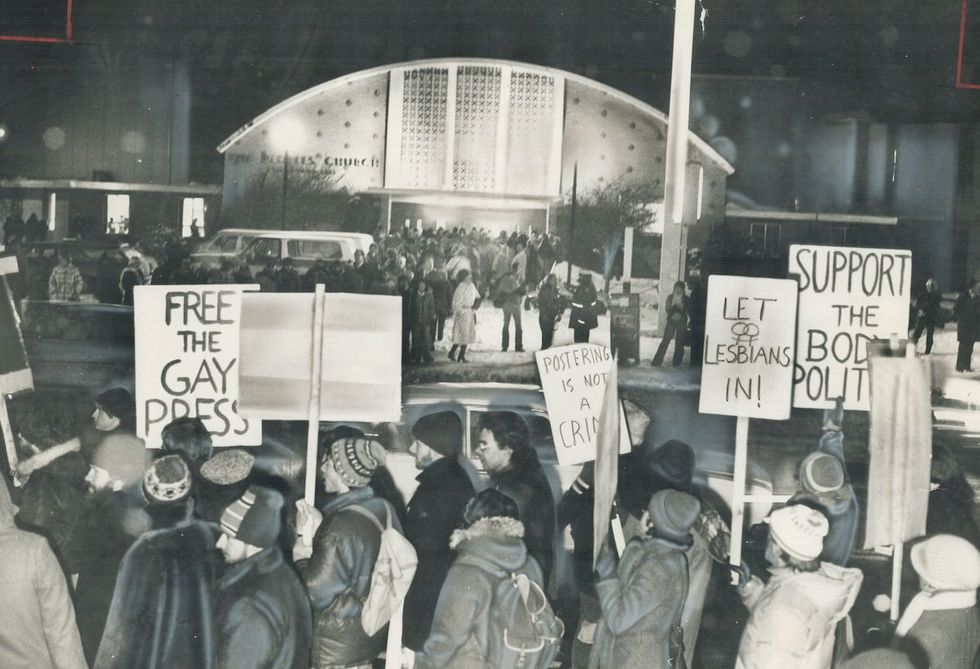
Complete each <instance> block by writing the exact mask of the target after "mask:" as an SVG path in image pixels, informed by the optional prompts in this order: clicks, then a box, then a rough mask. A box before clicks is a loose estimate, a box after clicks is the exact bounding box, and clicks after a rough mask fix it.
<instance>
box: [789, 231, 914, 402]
mask: <svg viewBox="0 0 980 669" xmlns="http://www.w3.org/2000/svg"><path fill="white" fill-rule="evenodd" d="M788 272H789V274H790V275H791V276H793V275H796V276H797V277H798V279H799V286H800V320H799V325H798V330H797V338H796V369H795V372H794V383H795V384H796V386H795V392H794V394H793V406H795V407H800V408H804V409H826V408H830V407H832V406H833V405H834V399H835V398H837V397H839V396H843V397H844V407H845V408H846V409H858V410H862V411H867V410H868V409H869V408H870V406H871V405H870V389H871V383H870V379H869V378H868V343H869V342H870V341H871V340H873V339H889V338H890V337H893V336H896V337H905V336H907V334H908V326H909V302H910V295H909V292H910V288H911V283H912V252H911V251H905V250H895V249H858V248H846V247H838V246H805V245H797V244H794V245H792V246H790V248H789V269H788Z"/></svg>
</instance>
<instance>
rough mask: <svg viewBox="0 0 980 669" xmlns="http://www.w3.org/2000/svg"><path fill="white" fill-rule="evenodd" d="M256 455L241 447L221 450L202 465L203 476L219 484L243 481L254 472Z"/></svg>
mask: <svg viewBox="0 0 980 669" xmlns="http://www.w3.org/2000/svg"><path fill="white" fill-rule="evenodd" d="M254 464H255V456H254V455H252V454H251V453H249V452H248V451H244V450H242V449H240V448H229V449H226V450H223V451H220V452H219V453H218V454H217V455H215V456H214V457H213V458H211V459H210V460H208V461H207V462H205V463H204V464H203V465H201V476H203V477H204V478H206V479H207V480H208V481H211V482H212V483H217V484H218V485H232V484H233V483H241V482H242V481H244V480H245V479H246V478H247V477H248V475H249V474H250V473H251V472H252V465H254Z"/></svg>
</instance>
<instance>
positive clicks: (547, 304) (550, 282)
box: [538, 274, 565, 351]
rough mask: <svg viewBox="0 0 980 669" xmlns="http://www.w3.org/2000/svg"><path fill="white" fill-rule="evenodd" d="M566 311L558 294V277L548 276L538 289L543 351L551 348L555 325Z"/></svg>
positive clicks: (539, 321) (539, 322) (539, 323)
mask: <svg viewBox="0 0 980 669" xmlns="http://www.w3.org/2000/svg"><path fill="white" fill-rule="evenodd" d="M564 310H565V307H564V305H562V302H561V295H560V294H559V293H558V277H557V276H555V275H554V274H548V275H547V276H545V278H544V282H543V283H542V284H541V287H540V288H538V325H539V326H540V327H541V350H542V351H543V350H545V349H548V348H551V342H552V341H553V340H554V337H555V324H556V323H557V322H558V320H559V319H560V318H561V314H562V312H563V311H564Z"/></svg>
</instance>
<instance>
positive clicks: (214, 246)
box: [201, 234, 239, 253]
mask: <svg viewBox="0 0 980 669" xmlns="http://www.w3.org/2000/svg"><path fill="white" fill-rule="evenodd" d="M238 240H239V236H238V235H222V234H218V235H216V236H215V237H214V239H212V240H211V241H208V242H205V243H204V245H203V246H201V250H202V251H211V252H214V253H234V251H235V249H237V248H238Z"/></svg>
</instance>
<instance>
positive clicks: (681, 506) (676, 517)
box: [647, 490, 701, 542]
mask: <svg viewBox="0 0 980 669" xmlns="http://www.w3.org/2000/svg"><path fill="white" fill-rule="evenodd" d="M647 509H648V510H649V511H650V522H652V523H653V533H654V534H656V535H657V536H659V537H664V538H665V539H671V540H673V541H679V542H684V541H687V538H688V534H689V533H690V531H691V526H692V525H694V521H696V520H697V519H698V516H699V515H701V503H700V502H699V501H698V500H697V498H696V497H694V496H692V495H688V494H687V493H686V492H678V491H677V490H661V491H659V492H656V493H654V495H653V497H651V498H650V504H649V506H648V507H647Z"/></svg>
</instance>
